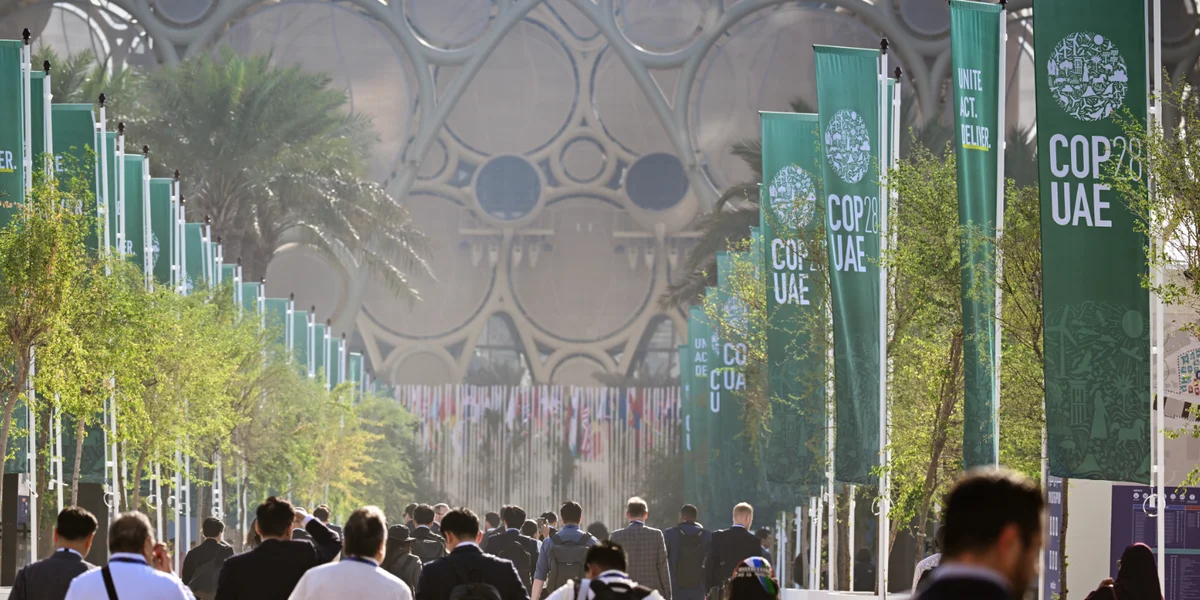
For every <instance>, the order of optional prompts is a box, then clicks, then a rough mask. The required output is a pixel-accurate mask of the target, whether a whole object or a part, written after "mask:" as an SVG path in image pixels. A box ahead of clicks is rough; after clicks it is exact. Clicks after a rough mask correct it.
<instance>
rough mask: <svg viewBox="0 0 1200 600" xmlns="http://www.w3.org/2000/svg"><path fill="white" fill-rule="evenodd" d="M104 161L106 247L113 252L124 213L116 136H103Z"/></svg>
mask: <svg viewBox="0 0 1200 600" xmlns="http://www.w3.org/2000/svg"><path fill="white" fill-rule="evenodd" d="M103 158H104V160H106V161H107V168H108V186H107V187H106V188H105V197H104V202H105V205H104V213H105V214H106V215H108V247H109V249H113V250H115V249H116V248H117V221H119V220H120V219H121V214H122V213H123V212H124V210H125V207H124V206H123V204H124V202H123V200H122V198H120V194H119V192H120V189H121V186H120V185H119V181H120V176H121V170H120V169H119V168H118V165H119V164H120V163H119V162H118V161H117V134H116V133H111V132H110V133H105V134H104V157H103Z"/></svg>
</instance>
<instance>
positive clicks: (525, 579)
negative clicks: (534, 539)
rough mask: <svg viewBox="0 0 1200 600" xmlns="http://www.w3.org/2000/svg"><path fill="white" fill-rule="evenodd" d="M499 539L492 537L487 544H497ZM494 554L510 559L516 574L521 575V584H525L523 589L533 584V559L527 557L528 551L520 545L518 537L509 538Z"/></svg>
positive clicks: (527, 588) (528, 588) (527, 589)
mask: <svg viewBox="0 0 1200 600" xmlns="http://www.w3.org/2000/svg"><path fill="white" fill-rule="evenodd" d="M499 542H500V540H499V539H497V538H496V537H493V538H492V540H491V541H490V542H488V544H490V545H491V546H493V547H494V546H499ZM495 555H496V556H499V557H500V558H503V559H504V560H507V561H510V562H512V564H513V567H515V568H516V569H517V575H518V576H520V577H521V585H524V586H525V590H526V591H529V590H530V588H531V586H532V585H533V576H532V574H533V559H531V558H530V557H529V552H527V551H526V550H525V547H524V546H522V545H521V541H520V540H519V539H516V540H510V541H509V542H508V543H507V544H505V545H504V546H503V547H500V548H499V552H495Z"/></svg>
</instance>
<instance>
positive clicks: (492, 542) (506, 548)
mask: <svg viewBox="0 0 1200 600" xmlns="http://www.w3.org/2000/svg"><path fill="white" fill-rule="evenodd" d="M501 512H502V513H503V514H502V516H503V518H504V525H505V527H506V528H505V529H501V530H499V533H496V534H495V535H493V536H492V537H491V538H490V539H487V540H484V543H483V544H482V546H483V551H484V552H487V553H488V554H491V555H493V556H499V557H500V558H503V559H504V560H507V561H511V562H512V564H513V566H514V567H516V569H517V574H518V575H520V576H521V583H522V584H523V585H524V586H525V589H526V590H528V589H530V588H532V587H533V569H534V567H536V566H537V559H538V543H537V540H535V539H533V538H531V537H525V536H524V535H521V526H522V525H524V524H525V516H526V514H525V509H523V508H521V507H520V506H515V505H514V506H505V507H504V510H502V511H501Z"/></svg>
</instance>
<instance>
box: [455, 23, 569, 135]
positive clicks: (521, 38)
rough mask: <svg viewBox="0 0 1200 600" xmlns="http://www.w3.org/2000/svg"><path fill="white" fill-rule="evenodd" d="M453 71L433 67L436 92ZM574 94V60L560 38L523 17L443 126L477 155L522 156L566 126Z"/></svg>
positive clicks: (468, 86) (466, 91)
mask: <svg viewBox="0 0 1200 600" xmlns="http://www.w3.org/2000/svg"><path fill="white" fill-rule="evenodd" d="M458 73H459V68H458V67H447V68H440V69H438V72H437V83H438V93H445V91H446V87H447V86H448V85H449V84H450V82H451V81H453V80H454V78H455V76H457V75H458ZM578 96H579V82H578V77H577V74H576V70H575V63H574V61H573V60H572V58H571V56H570V53H569V52H568V51H567V49H566V47H565V46H563V44H562V41H561V40H559V39H558V38H557V37H556V36H555V35H554V34H553V33H551V32H550V31H549V30H547V29H546V28H545V27H544V26H542V25H540V24H537V23H534V22H532V21H528V20H526V21H522V22H521V23H519V24H518V25H516V26H515V27H513V28H512V30H511V31H510V32H509V33H508V35H506V36H504V38H503V39H501V40H500V43H499V44H498V45H497V46H496V49H495V50H493V51H492V52H491V53H490V54H489V55H488V57H487V60H486V61H485V62H484V63H483V67H482V68H481V69H480V70H479V73H478V74H477V75H475V77H474V78H473V79H472V80H471V82H470V83H469V84H468V85H467V88H466V89H465V90H464V91H463V95H462V98H460V99H459V101H458V104H457V105H456V106H455V107H454V111H453V112H451V113H450V117H449V119H447V120H446V128H447V129H448V130H449V131H450V134H451V135H453V136H454V138H455V139H457V140H458V141H460V142H461V143H462V144H463V145H465V146H467V147H468V148H470V149H471V150H473V151H475V152H477V153H479V154H483V155H494V154H527V153H529V152H533V151H536V150H538V149H540V148H542V147H544V146H545V145H546V144H549V143H550V141H551V140H553V139H554V138H555V137H557V136H558V135H559V134H560V133H562V131H563V130H564V129H566V126H567V122H568V120H569V119H570V118H571V114H572V113H573V112H574V110H575V105H576V104H577V103H578V99H579V98H578Z"/></svg>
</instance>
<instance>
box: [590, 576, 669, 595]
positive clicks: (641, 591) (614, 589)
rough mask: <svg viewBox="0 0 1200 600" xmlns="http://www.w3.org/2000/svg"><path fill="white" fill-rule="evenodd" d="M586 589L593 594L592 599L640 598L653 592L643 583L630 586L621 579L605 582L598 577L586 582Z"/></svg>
mask: <svg viewBox="0 0 1200 600" xmlns="http://www.w3.org/2000/svg"><path fill="white" fill-rule="evenodd" d="M588 590H590V591H591V592H592V594H593V596H592V600H642V599H643V598H645V597H646V596H649V595H650V594H653V593H654V590H652V589H650V588H648V587H646V586H644V585H632V586H631V585H629V584H627V583H625V582H623V581H613V582H608V583H606V582H604V581H601V580H599V579H593V580H591V581H590V582H588Z"/></svg>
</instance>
